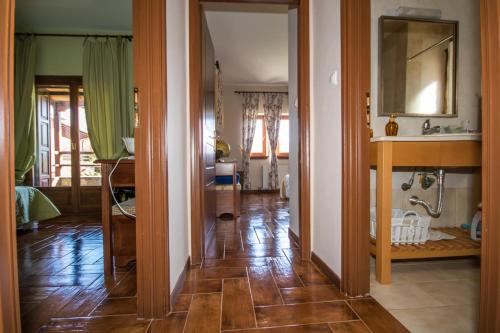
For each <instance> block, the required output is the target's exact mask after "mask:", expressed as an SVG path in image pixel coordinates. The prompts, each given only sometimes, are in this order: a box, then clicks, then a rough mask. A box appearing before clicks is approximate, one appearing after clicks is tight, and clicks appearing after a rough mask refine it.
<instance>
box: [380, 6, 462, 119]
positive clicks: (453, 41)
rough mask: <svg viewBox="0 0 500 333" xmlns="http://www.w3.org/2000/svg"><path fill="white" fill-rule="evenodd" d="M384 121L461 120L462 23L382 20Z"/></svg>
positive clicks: (401, 18)
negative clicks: (459, 52) (458, 74)
mask: <svg viewBox="0 0 500 333" xmlns="http://www.w3.org/2000/svg"><path fill="white" fill-rule="evenodd" d="M379 33H380V39H379V73H380V76H379V81H380V83H379V112H378V113H379V115H381V116H388V115H391V114H395V115H397V116H398V117H418V116H421V117H456V116H457V111H456V68H457V50H458V46H457V40H458V38H457V37H458V36H457V34H458V22H456V21H443V20H426V19H416V18H403V17H388V16H382V17H381V18H380V26H379Z"/></svg>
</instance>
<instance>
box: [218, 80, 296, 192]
mask: <svg viewBox="0 0 500 333" xmlns="http://www.w3.org/2000/svg"><path fill="white" fill-rule="evenodd" d="M287 89H288V87H287V86H283V85H276V86H275V85H270V86H269V85H238V86H234V85H231V86H224V87H223V94H224V127H223V128H222V129H219V130H218V131H219V135H220V136H221V137H222V139H223V140H224V141H226V142H227V143H228V144H229V145H230V146H231V155H230V158H233V159H236V160H237V161H238V168H239V170H242V164H241V163H242V156H241V150H240V146H241V132H242V114H241V104H242V100H241V95H239V94H236V93H234V92H235V91H239V90H242V91H287ZM261 102H262V101H261ZM260 112H261V113H263V112H264V111H263V109H262V104H261V111H260ZM283 113H284V114H286V113H288V101H287V100H286V99H285V100H284V102H283ZM268 151H269V149H268ZM269 160H270V158H269V159H267V160H265V159H264V160H262V159H255V160H251V161H250V183H251V185H252V186H251V189H252V190H259V189H261V188H262V187H263V184H262V171H261V170H262V166H263V165H265V164H269V163H270V161H269ZM278 165H284V166H288V165H289V160H288V159H278Z"/></svg>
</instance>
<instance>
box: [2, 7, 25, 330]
mask: <svg viewBox="0 0 500 333" xmlns="http://www.w3.org/2000/svg"><path fill="white" fill-rule="evenodd" d="M14 8H15V6H14V0H0V52H1V53H0V160H1V161H2V163H0V205H2V208H1V209H0V220H1V221H2V223H0V272H2V273H1V278H0V296H1V299H0V306H1V309H0V310H1V312H0V324H1V325H2V326H0V332H13V333H21V312H20V306H19V282H18V273H17V244H16V243H17V242H16V214H15V196H14V186H15V182H14Z"/></svg>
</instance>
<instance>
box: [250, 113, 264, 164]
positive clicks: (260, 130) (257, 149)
mask: <svg viewBox="0 0 500 333" xmlns="http://www.w3.org/2000/svg"><path fill="white" fill-rule="evenodd" d="M250 157H251V158H267V137H266V126H265V125H264V116H257V123H256V124H255V135H254V137H253V143H252V151H251V152H250Z"/></svg>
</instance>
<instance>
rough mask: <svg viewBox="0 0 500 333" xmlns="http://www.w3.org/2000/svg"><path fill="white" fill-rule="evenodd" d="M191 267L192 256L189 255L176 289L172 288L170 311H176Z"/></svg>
mask: <svg viewBox="0 0 500 333" xmlns="http://www.w3.org/2000/svg"><path fill="white" fill-rule="evenodd" d="M190 267H191V257H189V256H188V258H187V260H186V264H185V265H184V269H183V270H182V273H181V275H180V276H179V278H178V279H177V282H176V283H175V287H174V290H172V293H171V294H170V312H174V305H175V304H176V303H177V299H178V298H179V294H180V293H181V290H182V286H183V285H184V281H185V280H186V274H187V271H188V269H189V268H190Z"/></svg>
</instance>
